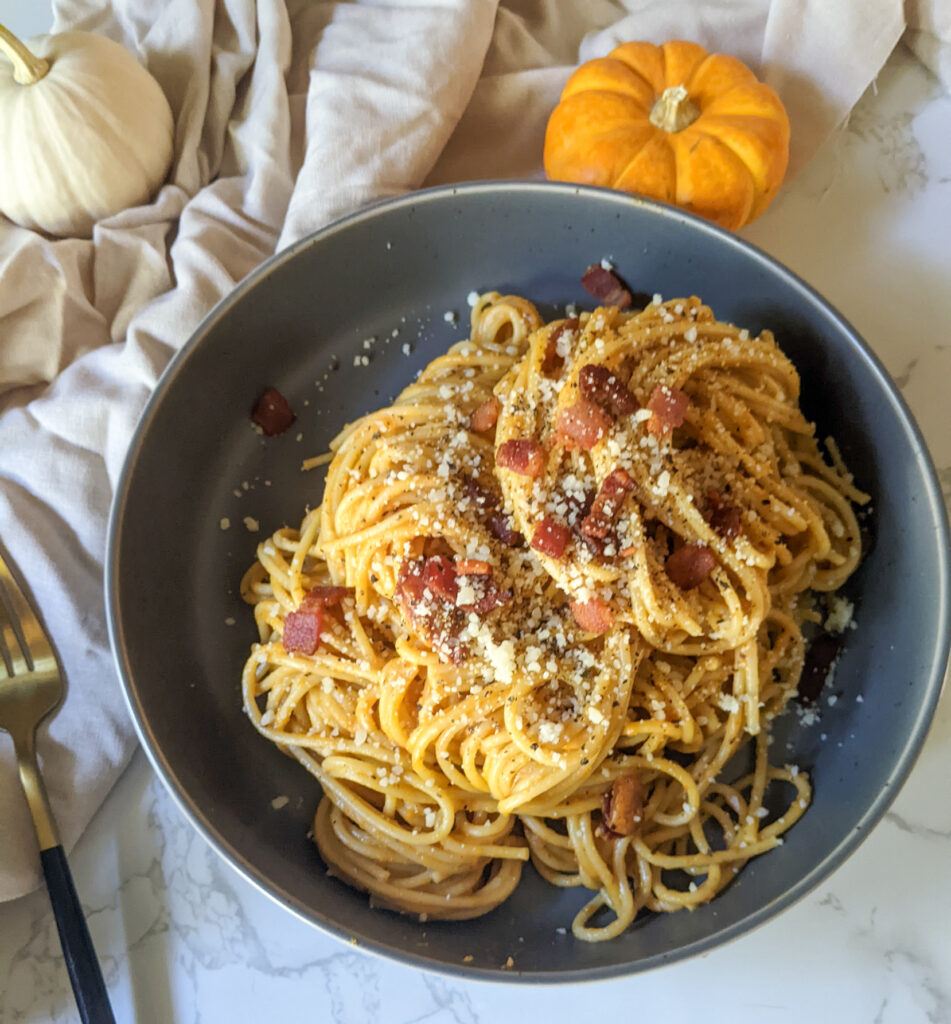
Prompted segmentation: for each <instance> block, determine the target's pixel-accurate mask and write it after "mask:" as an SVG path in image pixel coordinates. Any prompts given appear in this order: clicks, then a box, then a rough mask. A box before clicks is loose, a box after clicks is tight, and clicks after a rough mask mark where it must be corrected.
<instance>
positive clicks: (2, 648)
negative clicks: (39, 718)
mask: <svg viewBox="0 0 951 1024" xmlns="http://www.w3.org/2000/svg"><path fill="white" fill-rule="evenodd" d="M4 590H5V588H4V586H3V583H2V581H0V596H4V597H5V594H4V593H3V591H4ZM9 615H10V613H9V610H8V609H7V605H6V601H3V600H0V681H2V680H3V679H9V677H10V676H12V675H13V674H14V672H13V659H12V657H11V656H10V651H9V650H8V648H9V642H8V641H7V633H8V632H11V633H12V629H11V628H10V627H9V626H8V625H7V620H8V618H9Z"/></svg>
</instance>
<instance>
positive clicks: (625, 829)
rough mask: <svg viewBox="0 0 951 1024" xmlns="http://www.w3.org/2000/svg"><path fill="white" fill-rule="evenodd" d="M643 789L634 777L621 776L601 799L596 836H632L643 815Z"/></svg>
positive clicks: (610, 837)
mask: <svg viewBox="0 0 951 1024" xmlns="http://www.w3.org/2000/svg"><path fill="white" fill-rule="evenodd" d="M645 795H646V794H645V793H644V787H643V785H641V781H640V779H638V777H637V776H636V775H621V776H619V777H618V778H616V779H615V780H614V782H613V783H612V784H611V788H610V789H608V790H605V792H604V795H603V796H602V797H601V824H600V825H599V826H598V834H599V835H601V836H604V837H605V838H608V839H614V838H617V837H618V836H632V835H634V834H635V832H637V830H638V828H639V827H640V824H641V819H642V818H643V815H644V797H645Z"/></svg>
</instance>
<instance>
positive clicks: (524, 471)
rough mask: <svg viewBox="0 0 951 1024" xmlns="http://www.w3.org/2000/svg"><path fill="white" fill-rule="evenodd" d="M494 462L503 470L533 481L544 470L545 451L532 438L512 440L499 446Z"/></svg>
mask: <svg viewBox="0 0 951 1024" xmlns="http://www.w3.org/2000/svg"><path fill="white" fill-rule="evenodd" d="M495 462H496V465H499V466H501V467H502V468H503V469H510V470H511V471H512V472H513V473H518V474H519V476H527V477H531V479H532V480H534V479H535V477H537V476H540V475H541V473H542V472H543V471H544V469H545V449H544V448H542V446H541V445H540V444H539V443H538V442H537V441H536V440H534V438H530V437H529V438H513V439H512V440H510V441H503V442H502V444H500V445H499V447H498V450H497V451H496V453H495Z"/></svg>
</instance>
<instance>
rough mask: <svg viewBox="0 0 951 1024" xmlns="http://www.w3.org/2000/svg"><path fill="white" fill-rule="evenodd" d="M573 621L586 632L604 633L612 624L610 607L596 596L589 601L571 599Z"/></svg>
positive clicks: (612, 617)
mask: <svg viewBox="0 0 951 1024" xmlns="http://www.w3.org/2000/svg"><path fill="white" fill-rule="evenodd" d="M571 614H572V615H573V616H574V620H575V622H577V623H578V625H579V626H580V627H581V628H582V629H583V630H585V631H586V632H588V633H606V632H607V631H608V630H609V629H610V628H611V627H612V626H613V625H614V615H613V614H612V612H611V609H610V608H609V607H608V606H607V605H606V604H605V603H604V602H603V601H602V600H601V599H600V598H598V597H592V598H591V600H590V601H572V602H571Z"/></svg>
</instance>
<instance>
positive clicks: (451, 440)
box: [242, 293, 867, 941]
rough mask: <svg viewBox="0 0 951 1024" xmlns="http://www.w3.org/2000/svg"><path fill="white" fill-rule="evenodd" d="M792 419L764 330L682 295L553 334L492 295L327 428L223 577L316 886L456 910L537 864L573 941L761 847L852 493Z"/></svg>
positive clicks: (846, 544) (607, 932) (838, 560)
mask: <svg viewBox="0 0 951 1024" xmlns="http://www.w3.org/2000/svg"><path fill="white" fill-rule="evenodd" d="M798 399H799V378H798V375H797V374H796V371H795V369H794V368H793V366H792V365H791V363H790V362H789V360H788V359H787V358H786V357H785V356H784V355H783V354H782V352H781V351H780V350H779V348H778V347H777V345H776V343H775V341H774V339H773V338H772V336H771V335H770V334H769V333H768V332H766V331H764V332H763V333H762V334H761V335H760V336H759V337H757V338H749V337H748V336H747V334H746V332H745V331H739V330H738V329H737V328H735V327H733V326H732V325H730V324H725V323H721V322H719V321H717V320H716V319H715V317H714V315H713V313H712V312H711V311H710V309H709V308H707V307H706V306H703V305H702V304H701V303H700V301H699V300H697V299H695V298H691V299H684V300H680V301H675V302H669V303H667V304H665V305H661V304H659V303H655V304H652V305H651V306H649V307H647V309H645V310H643V311H641V312H639V313H622V312H620V311H619V310H617V309H616V308H614V307H602V308H599V309H597V310H595V311H594V312H593V313H590V314H588V313H585V314H581V316H580V317H579V318H578V319H571V320H566V321H555V322H552V323H547V324H546V323H543V321H542V318H541V317H540V316H539V314H538V312H537V310H536V309H535V307H534V306H533V305H532V304H531V303H529V302H528V301H526V300H525V299H522V298H519V297H516V296H504V297H503V296H500V295H498V294H496V293H489V294H487V295H484V296H482V297H481V298H480V299H479V301H478V302H477V303H476V305H475V307H474V309H473V311H472V330H471V336H470V338H469V339H468V340H467V341H465V342H462V343H460V344H457V345H454V346H453V347H452V348H451V349H450V350H449V352H448V353H447V354H446V355H444V356H442V357H440V358H438V359H436V360H435V361H434V362H433V363H431V364H430V365H429V366H428V367H427V368H426V369H425V370H424V371H423V372H422V374H421V375H420V376H419V378H418V380H417V381H416V382H415V383H413V384H412V385H410V386H409V387H408V388H406V390H405V391H403V393H402V394H401V395H400V396H399V398H398V399H397V400H396V401H395V402H394V403H393V404H392V405H391V406H390V407H388V408H386V409H383V410H381V411H380V412H377V413H373V414H371V415H368V416H365V417H363V418H362V419H360V420H358V421H357V422H355V423H353V424H351V425H349V426H348V427H346V428H345V429H344V430H343V432H342V433H341V434H340V435H339V436H338V437H337V438H336V439H335V440H334V441H333V443H332V445H331V449H332V460H331V462H330V466H329V469H328V472H327V480H326V485H325V490H324V495H323V500H322V501H321V503H320V504H319V505H318V506H317V507H315V508H314V509H313V510H312V511H310V512H308V514H307V515H306V516H305V518H304V520H303V522H302V523H301V525H300V526H299V528H297V529H290V528H285V529H281V530H278V531H277V533H275V534H274V535H273V536H272V537H271V538H270V539H268V540H267V541H265V542H264V543H263V544H261V545H260V547H259V549H258V561H257V562H256V563H255V564H254V566H252V567H251V569H250V570H249V571H248V573H247V574H246V576H245V578H244V580H243V583H242V594H243V596H244V597H245V599H246V600H247V601H248V602H249V603H250V604H252V605H253V606H254V614H255V619H256V622H257V625H258V629H259V633H260V643H257V644H255V645H254V646H253V648H252V651H251V654H250V657H249V658H248V661H247V664H246V666H245V670H244V676H243V690H244V703H245V708H246V710H247V713H248V715H249V716H250V717H251V720H252V721H253V723H254V725H255V727H256V728H257V729H258V730H259V731H260V732H261V733H262V734H263V735H264V736H266V737H267V738H268V739H270V740H272V741H273V742H274V743H276V744H278V745H279V746H280V747H281V748H283V749H284V750H285V751H287V752H288V753H290V754H292V755H293V756H294V757H296V758H297V759H298V760H299V761H300V762H301V763H302V764H303V765H304V767H306V768H307V769H308V770H309V771H310V772H311V773H312V774H313V775H314V776H315V777H316V778H317V780H318V781H319V782H320V785H321V788H322V790H323V798H322V799H321V800H320V802H319V805H318V808H317V812H316V816H315V820H314V838H315V840H316V843H317V845H318V847H319V850H320V853H321V855H322V857H323V859H324V860H325V862H326V863H327V865H328V867H329V868H330V869H331V870H332V871H333V872H334V873H335V874H337V875H339V876H340V877H341V878H344V879H345V880H346V881H348V882H349V883H351V884H352V885H354V886H356V887H358V888H360V889H363V890H365V891H367V892H369V893H370V894H371V898H373V899H374V900H375V901H376V902H378V903H379V904H381V905H383V906H386V907H390V908H395V909H398V910H402V911H405V912H410V913H414V914H418V915H420V916H421V917H430V918H442V919H462V918H467V917H474V916H477V915H480V914H484V913H486V912H487V911H489V910H491V909H492V908H493V907H495V906H497V905H498V904H499V903H501V902H502V901H503V900H504V899H505V898H506V897H507V896H508V895H509V894H510V893H511V892H512V890H513V889H514V888H515V886H516V884H517V883H518V880H519V877H520V874H521V871H522V867H523V865H524V864H525V862H526V861H528V860H531V861H532V863H533V864H534V866H535V868H536V869H537V871H539V872H540V873H541V875H543V876H544V877H545V878H546V879H547V880H548V881H549V882H551V883H552V884H554V885H558V886H582V887H584V888H586V889H589V890H591V891H592V893H593V895H592V896H591V898H590V899H589V900H588V902H587V904H586V905H585V906H584V907H582V909H581V910H580V911H579V912H578V914H577V915H576V917H575V920H574V924H573V931H574V934H575V935H576V936H578V937H579V938H582V939H587V940H593V941H597V940H602V939H608V938H611V937H613V936H616V935H618V934H619V933H620V932H622V931H623V930H624V929H625V928H627V927H628V926H629V925H630V924H631V922H632V921H633V920H634V918H635V916H636V915H637V914H638V913H639V912H640V911H641V910H642V909H643V908H647V909H648V910H651V911H674V910H679V909H682V908H693V907H696V906H698V905H699V904H702V903H705V902H707V901H709V900H710V899H712V898H713V897H714V896H715V895H716V894H717V893H718V892H720V891H721V890H722V889H723V888H724V886H726V885H727V884H728V883H729V882H730V880H731V879H732V878H733V877H734V876H735V874H736V873H737V872H738V871H739V870H740V868H741V867H742V866H743V864H745V863H746V861H747V860H749V858H751V857H753V856H756V855H758V854H760V853H763V852H765V851H766V850H769V849H771V848H773V847H775V846H776V845H778V844H779V843H781V842H782V834H783V833H784V832H785V831H786V830H787V829H788V828H789V827H790V826H791V825H793V824H794V823H795V821H796V820H797V819H798V818H799V816H800V815H801V814H802V812H803V809H804V808H805V807H806V806H807V804H808V801H809V798H810V787H809V782H808V780H807V778H806V775H805V774H804V773H803V772H799V771H796V770H795V769H793V768H790V767H780V766H777V765H775V764H772V763H771V762H770V760H769V757H768V723H769V722H770V721H771V720H772V718H773V717H774V716H775V715H777V714H778V713H779V712H780V711H782V709H783V707H784V706H785V704H786V703H787V701H788V700H789V699H790V697H791V696H792V695H793V694H794V693H795V691H796V687H797V683H798V680H799V676H800V673H801V671H802V666H803V656H804V649H805V641H804V638H803V627H804V626H805V625H806V624H807V623H810V622H820V621H821V620H822V610H821V600H822V598H821V594H822V593H823V592H829V593H831V592H834V591H835V590H836V589H837V588H838V587H839V586H841V584H842V583H843V582H844V581H845V580H846V579H847V578H848V576H849V575H850V573H851V572H852V571H853V570H854V568H855V566H856V564H857V563H858V560H859V558H860V554H861V548H860V539H859V529H858V525H857V522H856V517H855V513H854V509H853V506H854V505H855V504H861V503H863V502H864V501H865V500H867V499H866V497H865V495H863V494H862V493H861V492H859V491H858V490H856V489H855V487H854V486H853V484H852V482H851V478H850V477H849V476H848V474H847V472H846V470H845V468H844V466H843V465H842V463H841V460H840V459H839V458H838V455H837V453H835V452H833V455H832V457H831V460H829V461H827V459H826V458H824V457H823V454H822V452H821V451H820V449H819V446H818V445H817V443H816V440H815V438H814V435H813V428H812V426H811V425H810V424H809V423H807V422H806V420H805V419H804V417H803V416H802V413H801V412H800V410H799V406H798ZM592 431H593V433H592ZM318 461H320V460H314V462H315V463H316V462H318ZM830 461H831V464H830ZM747 744H748V745H749V747H750V748H751V749H750V754H751V756H750V765H751V768H750V770H749V771H748V773H747V774H746V775H744V776H743V777H742V778H739V779H732V780H728V777H727V772H726V771H725V769H726V766H727V764H728V762H730V761H731V759H732V758H733V757H734V755H735V754H737V753H738V752H739V751H740V750H741V749H742V748H744V746H746V745H747Z"/></svg>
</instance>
